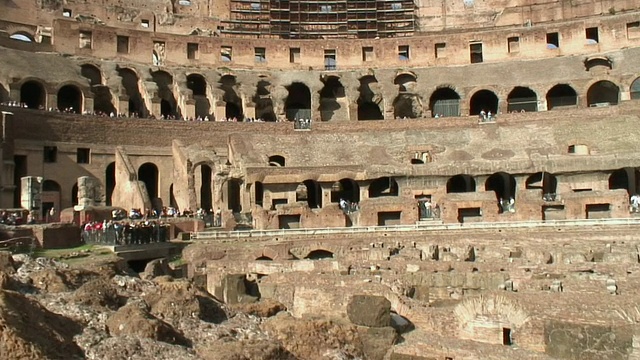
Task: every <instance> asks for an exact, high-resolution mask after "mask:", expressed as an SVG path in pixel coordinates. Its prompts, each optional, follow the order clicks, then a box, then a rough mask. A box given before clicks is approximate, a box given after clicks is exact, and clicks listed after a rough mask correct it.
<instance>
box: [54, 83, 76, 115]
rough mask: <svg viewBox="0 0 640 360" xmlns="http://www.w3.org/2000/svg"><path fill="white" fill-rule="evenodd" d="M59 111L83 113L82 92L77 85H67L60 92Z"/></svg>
mask: <svg viewBox="0 0 640 360" xmlns="http://www.w3.org/2000/svg"><path fill="white" fill-rule="evenodd" d="M58 110H60V111H64V112H70V113H76V114H80V113H82V92H81V91H80V89H78V87H77V86H75V85H65V86H63V87H61V88H60V90H58Z"/></svg>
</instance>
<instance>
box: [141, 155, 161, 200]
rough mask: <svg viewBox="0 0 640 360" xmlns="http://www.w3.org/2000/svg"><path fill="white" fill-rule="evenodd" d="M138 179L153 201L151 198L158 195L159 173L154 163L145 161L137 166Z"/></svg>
mask: <svg viewBox="0 0 640 360" xmlns="http://www.w3.org/2000/svg"><path fill="white" fill-rule="evenodd" d="M138 180H140V181H142V182H143V183H144V184H145V186H146V188H147V194H148V195H149V199H150V200H151V201H152V202H153V199H155V198H157V197H158V190H159V189H160V187H159V181H160V174H159V171H158V167H157V166H156V164H154V163H151V162H147V163H144V164H142V165H140V167H139V168H138Z"/></svg>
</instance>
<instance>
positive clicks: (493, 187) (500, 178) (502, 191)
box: [485, 172, 516, 213]
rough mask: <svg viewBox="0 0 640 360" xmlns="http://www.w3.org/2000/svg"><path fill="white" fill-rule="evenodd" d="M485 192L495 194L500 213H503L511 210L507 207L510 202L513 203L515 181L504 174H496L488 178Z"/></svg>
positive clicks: (510, 176)
mask: <svg viewBox="0 0 640 360" xmlns="http://www.w3.org/2000/svg"><path fill="white" fill-rule="evenodd" d="M485 190H486V191H493V192H495V194H496V200H498V206H499V208H500V212H501V213H502V212H505V211H506V210H508V209H511V208H512V206H509V205H510V202H514V201H515V198H516V179H515V178H514V177H513V176H512V175H510V174H507V173H505V172H497V173H495V174H493V175H491V176H489V178H488V179H487V181H486V182H485ZM511 205H513V204H511Z"/></svg>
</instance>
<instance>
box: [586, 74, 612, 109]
mask: <svg viewBox="0 0 640 360" xmlns="http://www.w3.org/2000/svg"><path fill="white" fill-rule="evenodd" d="M619 99H620V88H619V87H618V85H616V84H614V83H612V82H611V81H607V80H602V81H598V82H597V83H595V84H593V85H591V87H589V90H588V91H587V105H588V106H592V107H597V106H607V105H617V104H618V101H619Z"/></svg>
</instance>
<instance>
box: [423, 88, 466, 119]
mask: <svg viewBox="0 0 640 360" xmlns="http://www.w3.org/2000/svg"><path fill="white" fill-rule="evenodd" d="M429 109H431V116H432V117H435V116H436V115H438V117H442V116H460V95H458V93H457V92H455V90H453V89H451V88H448V87H443V88H440V89H437V90H436V91H434V92H433V94H431V97H430V98H429Z"/></svg>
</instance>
